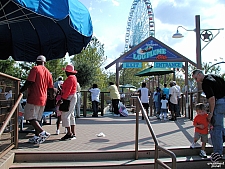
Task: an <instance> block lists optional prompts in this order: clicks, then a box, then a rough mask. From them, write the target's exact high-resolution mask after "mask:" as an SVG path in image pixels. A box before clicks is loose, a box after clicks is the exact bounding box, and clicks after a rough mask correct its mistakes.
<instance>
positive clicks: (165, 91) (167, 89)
mask: <svg viewBox="0 0 225 169" xmlns="http://www.w3.org/2000/svg"><path fill="white" fill-rule="evenodd" d="M163 94H165V95H166V98H167V99H169V88H167V87H166V88H163Z"/></svg>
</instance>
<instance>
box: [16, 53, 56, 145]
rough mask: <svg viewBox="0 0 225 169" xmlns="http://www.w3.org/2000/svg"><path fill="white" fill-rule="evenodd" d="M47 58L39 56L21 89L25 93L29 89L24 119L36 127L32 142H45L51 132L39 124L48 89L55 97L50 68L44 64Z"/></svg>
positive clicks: (51, 95)
mask: <svg viewBox="0 0 225 169" xmlns="http://www.w3.org/2000/svg"><path fill="white" fill-rule="evenodd" d="M45 62H46V58H45V57H44V56H43V55H40V56H38V57H37V60H36V64H37V66H34V67H33V68H32V69H31V70H30V73H29V75H28V77H27V80H26V82H25V84H24V86H23V87H22V88H21V89H20V92H21V93H23V92H24V91H25V90H26V89H28V97H27V103H26V105H25V108H24V119H25V120H28V121H29V122H30V123H31V125H32V126H33V127H34V130H35V136H34V137H33V138H30V139H29V142H30V143H35V144H39V143H43V142H44V141H45V140H46V139H47V138H49V136H50V133H48V132H46V131H44V130H43V129H42V127H41V126H40V124H39V121H41V118H42V114H43V112H44V108H45V104H46V100H47V91H49V94H50V98H51V99H53V81H52V75H51V73H50V72H49V70H48V69H47V68H46V67H45V66H44V64H45Z"/></svg>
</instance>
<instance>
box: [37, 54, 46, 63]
mask: <svg viewBox="0 0 225 169" xmlns="http://www.w3.org/2000/svg"><path fill="white" fill-rule="evenodd" d="M36 61H38V62H46V58H45V57H44V56H43V55H39V56H38V57H37V59H36Z"/></svg>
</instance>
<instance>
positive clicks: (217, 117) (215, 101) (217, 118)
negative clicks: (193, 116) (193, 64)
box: [192, 69, 225, 162]
mask: <svg viewBox="0 0 225 169" xmlns="http://www.w3.org/2000/svg"><path fill="white" fill-rule="evenodd" d="M192 78H193V79H195V81H196V82H198V83H201V85H202V90H203V92H204V93H205V95H206V98H207V99H208V102H209V113H208V121H209V122H211V124H212V129H211V130H210V135H211V140H212V144H213V153H212V154H211V158H210V159H211V161H212V162H216V161H218V160H220V159H222V156H223V134H224V120H223V119H224V114H225V81H224V79H223V78H222V77H220V76H218V75H215V74H208V75H205V74H204V73H203V72H202V71H201V70H200V69H196V70H194V71H193V72H192Z"/></svg>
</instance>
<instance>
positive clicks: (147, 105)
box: [142, 103, 149, 113]
mask: <svg viewBox="0 0 225 169" xmlns="http://www.w3.org/2000/svg"><path fill="white" fill-rule="evenodd" d="M142 105H143V107H144V109H145V110H148V108H149V104H148V103H142ZM147 113H148V112H147Z"/></svg>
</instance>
